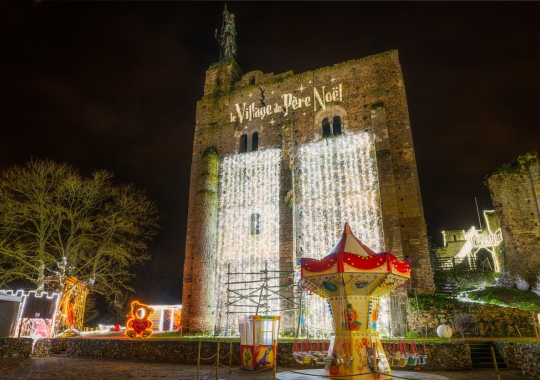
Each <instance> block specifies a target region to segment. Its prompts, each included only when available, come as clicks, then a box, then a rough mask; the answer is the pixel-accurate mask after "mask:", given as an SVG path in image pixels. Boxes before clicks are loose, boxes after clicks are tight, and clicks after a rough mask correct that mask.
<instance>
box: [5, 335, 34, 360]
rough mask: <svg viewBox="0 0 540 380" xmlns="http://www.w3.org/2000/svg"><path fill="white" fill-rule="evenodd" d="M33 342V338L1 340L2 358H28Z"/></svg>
mask: <svg viewBox="0 0 540 380" xmlns="http://www.w3.org/2000/svg"><path fill="white" fill-rule="evenodd" d="M33 342H34V341H33V340H32V339H31V338H0V357H3V358H6V357H12V356H16V357H19V358H28V357H30V354H31V353H32V344H33Z"/></svg>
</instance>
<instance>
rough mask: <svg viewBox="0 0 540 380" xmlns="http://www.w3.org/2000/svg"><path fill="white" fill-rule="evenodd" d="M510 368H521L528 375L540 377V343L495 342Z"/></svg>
mask: <svg viewBox="0 0 540 380" xmlns="http://www.w3.org/2000/svg"><path fill="white" fill-rule="evenodd" d="M495 347H496V348H497V350H498V351H499V352H500V353H501V356H502V357H503V358H504V361H505V363H506V364H507V365H508V368H512V369H520V370H521V372H523V374H524V375H525V376H527V377H530V378H533V379H540V345H539V344H535V343H506V342H495Z"/></svg>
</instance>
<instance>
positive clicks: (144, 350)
mask: <svg viewBox="0 0 540 380" xmlns="http://www.w3.org/2000/svg"><path fill="white" fill-rule="evenodd" d="M292 346H293V345H292V343H279V345H278V362H277V365H278V366H282V367H302V365H300V364H298V363H297V362H296V361H295V360H294V358H293V355H292ZM230 347H231V346H230V341H227V340H223V341H222V342H221V343H220V350H219V355H220V363H222V364H224V365H227V366H228V365H229V358H230V357H229V352H230ZM198 348H199V342H198V341H196V340H193V341H178V340H171V341H156V340H154V341H132V340H124V339H81V338H70V339H69V342H68V346H67V355H68V356H70V357H77V358H93V359H120V360H138V361H152V362H169V363H181V364H197V355H198ZM418 350H419V353H423V348H422V346H421V345H418ZM216 351H217V342H215V341H203V342H202V343H201V357H202V358H210V357H212V356H213V355H214V354H215V353H216ZM426 351H427V355H428V359H427V364H426V365H425V366H423V368H425V369H427V370H437V369H467V368H471V366H472V364H471V355H470V350H469V346H468V345H467V344H465V343H462V342H456V343H426ZM232 352H233V354H232V361H231V362H230V363H231V365H232V366H239V365H240V344H239V342H238V341H235V342H233V343H232ZM214 362H215V358H213V359H211V360H208V361H201V364H212V363H214ZM411 368H412V367H411Z"/></svg>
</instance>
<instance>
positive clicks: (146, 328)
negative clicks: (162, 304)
mask: <svg viewBox="0 0 540 380" xmlns="http://www.w3.org/2000/svg"><path fill="white" fill-rule="evenodd" d="M153 312H154V309H153V308H151V307H150V306H148V305H145V304H142V303H140V302H138V301H133V302H132V303H131V315H130V316H129V317H128V320H127V329H126V331H124V334H125V335H126V336H127V337H129V338H131V339H135V338H148V337H149V336H150V335H152V321H150V320H149V319H148V317H150V315H151V314H152V313H153Z"/></svg>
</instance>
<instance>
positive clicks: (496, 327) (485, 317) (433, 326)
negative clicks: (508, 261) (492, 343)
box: [409, 301, 535, 338]
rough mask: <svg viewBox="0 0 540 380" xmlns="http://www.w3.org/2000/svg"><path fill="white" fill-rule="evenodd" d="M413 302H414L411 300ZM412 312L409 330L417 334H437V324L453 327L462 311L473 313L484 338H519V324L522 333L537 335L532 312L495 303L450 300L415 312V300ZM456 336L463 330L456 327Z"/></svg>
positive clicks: (524, 334) (412, 303)
mask: <svg viewBox="0 0 540 380" xmlns="http://www.w3.org/2000/svg"><path fill="white" fill-rule="evenodd" d="M410 302H411V301H410ZM411 310H412V312H411V313H410V315H409V323H410V329H411V331H412V332H416V333H418V334H422V335H423V334H425V333H426V328H427V335H428V336H436V335H437V327H438V326H439V325H441V324H446V325H449V326H450V327H452V329H454V326H453V322H454V316H455V315H456V314H459V313H465V314H472V315H474V316H475V317H476V320H477V321H478V323H479V326H480V332H481V333H482V336H484V337H501V336H506V337H518V338H519V333H518V331H517V329H516V325H517V327H518V328H519V330H520V331H521V334H522V335H523V336H535V331H534V325H533V319H532V317H531V312H530V311H523V310H519V309H513V308H510V307H502V306H496V305H488V304H479V303H473V302H460V303H457V302H448V303H447V304H446V306H445V307H441V306H440V305H434V306H431V307H428V308H427V309H424V310H420V312H419V313H418V312H416V311H415V310H416V306H415V304H414V301H412V302H411ZM454 335H455V336H459V335H460V332H459V331H456V330H455V329H454Z"/></svg>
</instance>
